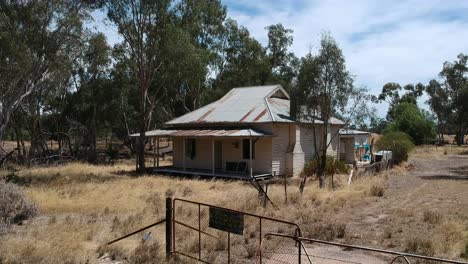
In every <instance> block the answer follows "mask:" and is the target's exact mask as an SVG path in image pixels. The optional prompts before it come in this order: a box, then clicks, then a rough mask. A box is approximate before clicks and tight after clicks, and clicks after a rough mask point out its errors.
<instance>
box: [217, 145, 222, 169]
mask: <svg viewBox="0 0 468 264" xmlns="http://www.w3.org/2000/svg"><path fill="white" fill-rule="evenodd" d="M215 170H217V171H220V170H223V143H222V142H221V141H215Z"/></svg>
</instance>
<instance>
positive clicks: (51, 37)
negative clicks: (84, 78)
mask: <svg viewBox="0 0 468 264" xmlns="http://www.w3.org/2000/svg"><path fill="white" fill-rule="evenodd" d="M93 7H94V6H93V5H90V4H88V3H87V2H83V1H76V0H65V1H59V0H52V1H0V76H1V78H0V140H1V139H2V138H3V134H4V131H5V129H6V128H7V127H8V125H9V122H10V120H11V117H12V114H13V113H14V112H15V111H16V110H17V109H18V108H20V107H22V106H24V105H25V102H26V101H28V104H29V106H30V107H29V110H30V113H33V114H35V115H36V116H39V115H40V114H41V112H42V110H41V108H42V107H43V99H42V96H43V94H44V93H48V92H50V90H51V89H55V88H56V87H58V86H59V85H58V84H57V83H56V82H57V81H59V82H61V83H62V82H64V81H66V80H67V79H68V78H69V76H70V71H69V69H70V66H69V65H70V62H71V61H73V60H74V59H75V57H74V56H75V55H76V50H77V47H78V46H79V45H80V43H81V38H82V35H83V26H82V22H83V20H85V19H87V18H89V16H88V13H89V11H90V10H91V8H93ZM32 125H33V128H32V129H31V131H32V132H33V133H35V134H34V135H33V136H32V138H33V142H32V147H31V149H33V152H35V151H34V145H35V143H37V141H35V140H34V139H35V138H36V135H37V134H36V132H37V133H40V131H41V129H40V120H39V119H38V118H35V120H34V121H33V124H32Z"/></svg>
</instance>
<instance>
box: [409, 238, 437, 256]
mask: <svg viewBox="0 0 468 264" xmlns="http://www.w3.org/2000/svg"><path fill="white" fill-rule="evenodd" d="M405 252H408V253H413V254H421V255H426V256H434V254H435V250H434V246H433V244H432V242H431V240H429V239H423V238H419V237H413V238H411V239H409V240H408V241H406V247H405Z"/></svg>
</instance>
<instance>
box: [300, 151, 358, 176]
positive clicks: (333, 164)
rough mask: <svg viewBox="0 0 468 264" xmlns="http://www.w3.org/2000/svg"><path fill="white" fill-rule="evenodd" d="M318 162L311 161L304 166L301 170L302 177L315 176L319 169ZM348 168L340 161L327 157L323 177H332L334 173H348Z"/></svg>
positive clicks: (315, 160)
mask: <svg viewBox="0 0 468 264" xmlns="http://www.w3.org/2000/svg"><path fill="white" fill-rule="evenodd" d="M318 164H319V161H318V160H317V159H312V160H311V161H309V162H307V163H306V164H305V165H304V169H303V170H302V175H303V176H312V175H316V174H317V172H318V169H319V166H318ZM348 172H349V168H348V166H347V165H346V163H344V162H343V161H341V160H337V159H335V157H333V156H327V162H326V165H325V175H332V174H335V173H348Z"/></svg>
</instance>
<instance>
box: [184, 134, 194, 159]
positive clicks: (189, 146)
mask: <svg viewBox="0 0 468 264" xmlns="http://www.w3.org/2000/svg"><path fill="white" fill-rule="evenodd" d="M195 155H196V143H195V139H194V138H187V139H186V140H185V156H186V157H187V158H190V159H194V158H195Z"/></svg>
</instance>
